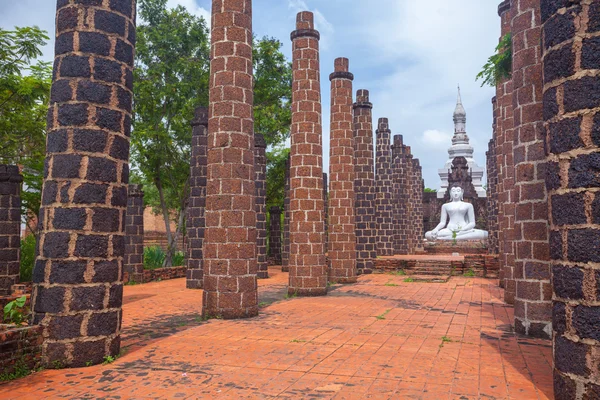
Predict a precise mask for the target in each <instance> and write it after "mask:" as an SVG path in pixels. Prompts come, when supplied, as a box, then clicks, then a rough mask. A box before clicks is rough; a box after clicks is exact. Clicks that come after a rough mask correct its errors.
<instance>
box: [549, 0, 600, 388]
mask: <svg viewBox="0 0 600 400" xmlns="http://www.w3.org/2000/svg"><path fill="white" fill-rule="evenodd" d="M541 19H542V23H543V34H542V46H543V71H544V94H543V116H544V120H545V125H544V127H545V130H546V135H547V136H546V140H547V144H548V145H547V147H548V151H549V155H548V159H547V160H548V164H547V167H546V168H547V175H546V187H547V190H548V206H549V214H550V229H551V232H550V259H551V268H552V284H553V296H554V297H553V298H554V304H553V315H552V327H553V330H554V335H553V338H554V396H555V398H556V399H557V400H566V399H597V398H598V395H599V393H600V329H599V325H598V324H599V321H600V58H599V57H598V54H599V48H600V1H598V0H585V1H581V2H563V1H543V2H542V7H541Z"/></svg>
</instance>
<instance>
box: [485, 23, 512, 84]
mask: <svg viewBox="0 0 600 400" xmlns="http://www.w3.org/2000/svg"><path fill="white" fill-rule="evenodd" d="M511 75H512V35H511V34H510V33H507V34H506V35H504V36H503V37H502V38H501V39H500V43H499V44H498V46H496V53H495V54H494V55H493V56H491V57H490V58H488V61H487V63H486V64H485V65H484V66H483V70H482V71H481V72H480V73H479V74H477V80H482V83H481V86H485V85H489V86H496V85H497V84H498V83H500V82H501V81H502V80H503V79H508V78H510V77H511Z"/></svg>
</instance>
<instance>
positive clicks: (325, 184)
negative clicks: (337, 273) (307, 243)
mask: <svg viewBox="0 0 600 400" xmlns="http://www.w3.org/2000/svg"><path fill="white" fill-rule="evenodd" d="M328 182H329V178H328V176H327V173H326V172H323V208H324V210H325V234H324V235H323V239H324V241H325V253H326V254H327V251H328V250H327V249H328V248H329V247H328V246H329V183H328Z"/></svg>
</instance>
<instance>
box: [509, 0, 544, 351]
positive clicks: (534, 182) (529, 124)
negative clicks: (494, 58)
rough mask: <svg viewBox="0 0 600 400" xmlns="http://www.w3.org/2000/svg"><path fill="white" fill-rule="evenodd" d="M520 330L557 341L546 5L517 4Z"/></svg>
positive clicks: (514, 1)
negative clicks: (546, 117) (545, 111)
mask: <svg viewBox="0 0 600 400" xmlns="http://www.w3.org/2000/svg"><path fill="white" fill-rule="evenodd" d="M512 9H513V11H512V14H513V20H512V40H513V63H512V65H513V72H512V82H513V107H514V112H513V116H514V131H513V135H514V141H513V146H514V147H513V154H514V158H513V159H514V163H515V201H516V210H515V225H514V226H515V236H514V240H515V264H514V265H515V269H514V279H515V284H516V295H515V330H516V331H517V332H518V333H520V334H522V335H527V336H533V337H538V338H547V339H550V338H551V337H552V322H551V320H552V289H551V287H550V266H549V257H550V255H549V247H548V198H547V195H546V185H545V178H546V152H545V149H544V146H545V140H544V139H545V132H544V129H543V115H542V89H543V83H542V48H541V43H540V40H534V39H533V38H539V37H541V32H542V28H541V15H540V3H539V2H531V1H529V0H512Z"/></svg>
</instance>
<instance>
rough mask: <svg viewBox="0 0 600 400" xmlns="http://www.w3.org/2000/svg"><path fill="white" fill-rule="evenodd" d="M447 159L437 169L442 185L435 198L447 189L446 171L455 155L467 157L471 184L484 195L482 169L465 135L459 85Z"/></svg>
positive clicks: (464, 115)
mask: <svg viewBox="0 0 600 400" xmlns="http://www.w3.org/2000/svg"><path fill="white" fill-rule="evenodd" d="M448 156H449V157H448V161H446V164H445V165H444V168H443V169H440V170H438V174H439V175H440V179H441V180H442V187H441V188H440V190H438V192H437V198H438V199H442V198H443V197H444V195H445V194H446V191H447V190H448V171H449V170H450V169H451V167H452V161H454V158H456V157H461V156H462V157H464V158H466V159H467V164H468V165H469V169H470V170H471V177H472V178H473V186H475V190H476V191H477V195H478V196H479V197H486V193H485V189H484V188H483V173H484V169H483V168H482V167H480V166H479V165H477V164H476V163H475V160H474V159H473V147H472V146H471V145H469V136H467V112H466V111H465V107H463V104H462V99H461V97H460V86H459V87H458V100H457V101H456V110H454V137H453V138H452V146H450V148H449V149H448Z"/></svg>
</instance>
